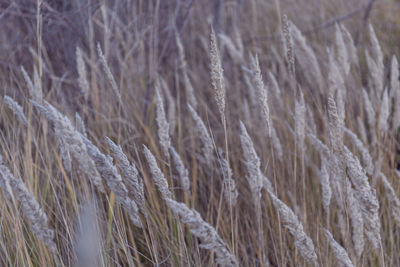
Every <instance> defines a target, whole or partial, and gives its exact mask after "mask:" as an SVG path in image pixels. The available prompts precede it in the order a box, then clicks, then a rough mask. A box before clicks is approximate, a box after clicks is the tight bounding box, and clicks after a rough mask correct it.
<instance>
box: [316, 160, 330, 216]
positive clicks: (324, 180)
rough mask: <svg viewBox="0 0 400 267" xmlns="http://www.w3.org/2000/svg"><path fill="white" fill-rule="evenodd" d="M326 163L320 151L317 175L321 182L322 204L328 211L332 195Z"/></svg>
mask: <svg viewBox="0 0 400 267" xmlns="http://www.w3.org/2000/svg"><path fill="white" fill-rule="evenodd" d="M328 165H329V163H328V160H327V159H326V157H324V155H323V154H322V153H321V170H320V171H319V175H318V177H319V180H320V182H321V189H322V206H323V207H324V210H325V211H326V212H327V213H329V205H330V203H331V197H332V190H331V185H330V178H329V170H328V168H329V167H328Z"/></svg>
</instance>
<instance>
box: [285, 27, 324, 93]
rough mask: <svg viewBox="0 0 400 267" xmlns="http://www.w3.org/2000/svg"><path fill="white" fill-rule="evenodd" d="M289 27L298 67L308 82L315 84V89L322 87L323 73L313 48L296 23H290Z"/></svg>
mask: <svg viewBox="0 0 400 267" xmlns="http://www.w3.org/2000/svg"><path fill="white" fill-rule="evenodd" d="M290 28H291V33H292V37H293V41H294V51H295V52H294V55H295V56H296V59H297V62H298V63H299V66H300V68H301V69H302V70H303V71H304V73H305V74H306V79H307V80H308V82H309V83H310V84H312V85H315V86H316V88H317V89H319V88H323V84H324V83H323V80H322V77H323V75H322V74H321V69H320V67H319V63H318V60H317V57H316V56H315V53H314V51H313V49H312V48H311V46H310V45H309V44H307V41H306V38H305V37H304V35H303V34H302V33H301V31H300V30H299V29H298V28H297V27H296V25H294V24H293V23H292V24H291V27H290Z"/></svg>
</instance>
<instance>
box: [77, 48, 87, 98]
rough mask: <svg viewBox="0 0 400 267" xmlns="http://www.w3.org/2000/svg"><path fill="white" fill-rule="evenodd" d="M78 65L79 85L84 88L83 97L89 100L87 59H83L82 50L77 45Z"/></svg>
mask: <svg viewBox="0 0 400 267" xmlns="http://www.w3.org/2000/svg"><path fill="white" fill-rule="evenodd" d="M76 66H77V70H78V75H79V79H78V83H79V87H80V88H81V90H82V93H83V97H84V98H85V100H88V97H89V82H88V80H87V72H86V65H85V61H84V60H83V55H82V50H81V49H80V48H79V47H78V46H77V47H76Z"/></svg>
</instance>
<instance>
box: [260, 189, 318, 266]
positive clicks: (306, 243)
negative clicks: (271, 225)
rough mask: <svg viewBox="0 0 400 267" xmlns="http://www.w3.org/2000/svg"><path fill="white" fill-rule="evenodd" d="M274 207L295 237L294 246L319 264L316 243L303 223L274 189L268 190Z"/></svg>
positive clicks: (309, 261)
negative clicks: (305, 229)
mask: <svg viewBox="0 0 400 267" xmlns="http://www.w3.org/2000/svg"><path fill="white" fill-rule="evenodd" d="M267 191H268V193H269V195H270V197H271V199H272V203H273V205H274V207H275V208H276V209H277V211H278V213H279V215H280V218H281V220H282V221H283V223H284V225H285V227H286V228H287V229H288V230H289V233H290V234H291V235H292V236H293V238H294V246H295V247H296V248H297V250H298V251H299V253H300V255H301V256H302V257H303V258H304V259H305V260H306V261H307V262H308V263H310V264H313V265H314V266H319V265H318V261H317V254H316V253H315V247H314V243H313V241H312V240H311V238H310V237H308V236H307V234H306V233H305V232H304V229H303V224H302V223H301V222H300V221H299V219H298V218H297V216H296V215H295V214H294V212H293V211H292V210H291V209H290V208H289V207H288V206H287V205H286V204H285V203H283V202H282V201H281V200H280V199H279V198H278V197H277V196H275V194H274V193H273V192H272V191H269V190H267Z"/></svg>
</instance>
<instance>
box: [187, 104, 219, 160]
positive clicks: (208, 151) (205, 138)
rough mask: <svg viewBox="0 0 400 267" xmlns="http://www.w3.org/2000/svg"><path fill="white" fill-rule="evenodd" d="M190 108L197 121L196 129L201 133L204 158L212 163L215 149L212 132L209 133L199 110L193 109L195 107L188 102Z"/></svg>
mask: <svg viewBox="0 0 400 267" xmlns="http://www.w3.org/2000/svg"><path fill="white" fill-rule="evenodd" d="M188 108H189V112H190V114H191V115H192V118H193V120H194V122H195V125H196V130H197V132H198V134H199V135H200V140H201V143H202V145H203V154H204V158H205V160H206V161H207V162H208V163H210V162H211V159H212V156H213V151H214V145H213V140H212V139H211V137H210V134H209V133H208V130H207V127H206V125H205V124H204V122H203V120H202V119H201V118H200V116H199V115H198V114H197V112H196V111H195V110H194V109H193V107H192V106H191V105H190V104H188Z"/></svg>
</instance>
